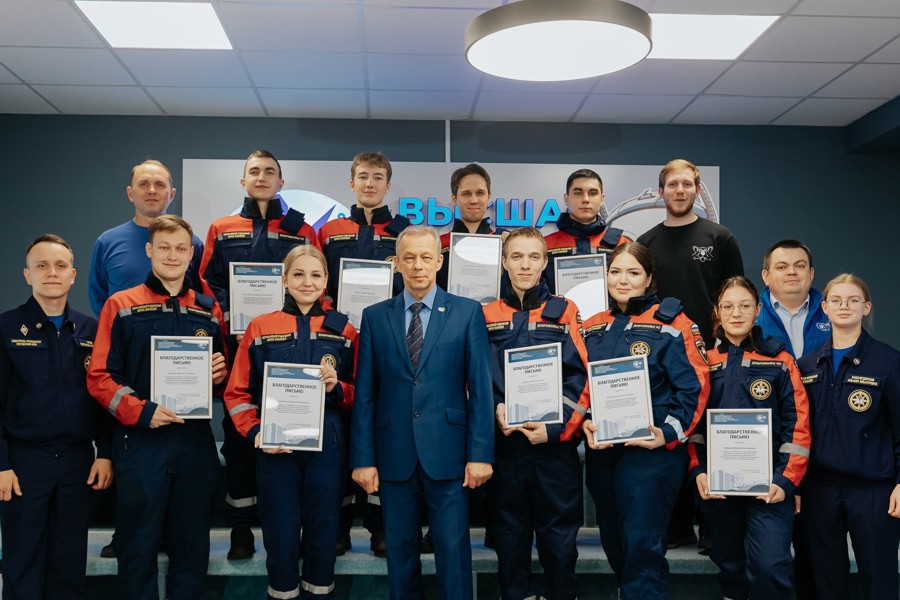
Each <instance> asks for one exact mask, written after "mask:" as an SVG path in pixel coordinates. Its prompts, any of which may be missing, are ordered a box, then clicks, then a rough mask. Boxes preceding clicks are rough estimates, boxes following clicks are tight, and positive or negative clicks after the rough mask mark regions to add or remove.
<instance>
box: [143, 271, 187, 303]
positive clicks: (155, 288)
mask: <svg viewBox="0 0 900 600" xmlns="http://www.w3.org/2000/svg"><path fill="white" fill-rule="evenodd" d="M144 285H146V286H147V287H148V288H150V291H152V292H153V293H155V294H159V295H160V296H166V297H170V296H171V295H172V294H170V293H169V290H167V289H166V286H164V285H163V282H162V281H160V280H159V277H157V276H156V275H154V274H153V271H150V273H148V274H147V279H146V281H144ZM190 289H191V278H190V277H188V276H187V275H185V276H184V281H182V282H181V291H180V292H178V294H176V297H178V298H181V297H182V296H184V295H185V294H187V293H188V290H190Z"/></svg>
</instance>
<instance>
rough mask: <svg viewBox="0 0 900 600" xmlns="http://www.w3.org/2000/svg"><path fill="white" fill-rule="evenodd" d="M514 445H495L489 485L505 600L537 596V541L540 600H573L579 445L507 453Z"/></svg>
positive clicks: (500, 442) (579, 499)
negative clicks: (534, 570) (534, 544)
mask: <svg viewBox="0 0 900 600" xmlns="http://www.w3.org/2000/svg"><path fill="white" fill-rule="evenodd" d="M513 435H519V436H521V434H520V433H514V434H513ZM509 442H510V440H507V439H502V440H500V439H498V440H497V441H496V448H497V454H496V464H495V466H494V476H493V477H492V478H491V479H490V480H489V481H488V483H487V485H488V503H489V505H490V510H491V518H492V522H493V524H494V544H495V548H496V550H497V562H498V569H497V577H498V579H499V581H500V592H501V597H502V598H503V600H522V599H523V598H528V597H529V596H532V594H534V593H535V592H534V591H533V590H532V585H531V545H532V540H533V536H536V537H537V550H538V559H539V560H540V562H541V567H542V568H543V570H544V576H545V579H546V588H545V589H544V590H543V591H542V592H541V594H540V595H542V596H544V597H546V598H552V599H553V600H573V599H574V598H575V594H576V589H575V588H576V586H575V562H576V560H577V559H578V549H577V548H576V545H575V544H576V537H577V535H578V528H579V527H580V526H581V523H582V520H583V516H584V515H583V510H582V491H581V490H582V487H581V486H582V483H581V461H580V460H579V459H578V449H577V446H576V445H575V444H573V443H565V444H540V445H538V446H530V445H529V446H527V447H524V446H522V445H520V444H516V446H517V447H516V450H518V451H516V452H512V451H504V446H507V445H510V444H509ZM510 450H512V448H510ZM532 532H533V533H532Z"/></svg>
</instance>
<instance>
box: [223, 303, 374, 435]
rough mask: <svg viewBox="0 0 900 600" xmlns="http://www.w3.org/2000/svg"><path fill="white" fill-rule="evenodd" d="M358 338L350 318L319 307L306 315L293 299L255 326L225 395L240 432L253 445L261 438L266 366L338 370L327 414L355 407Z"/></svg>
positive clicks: (250, 328) (244, 341) (240, 350)
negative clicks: (327, 366)
mask: <svg viewBox="0 0 900 600" xmlns="http://www.w3.org/2000/svg"><path fill="white" fill-rule="evenodd" d="M356 342H357V333H356V329H354V327H353V325H351V324H350V322H349V320H348V319H347V316H346V315H344V314H342V313H339V312H337V311H335V310H323V308H322V306H321V304H319V303H316V304H314V305H313V307H312V308H311V309H310V311H309V312H308V313H307V314H305V315H304V314H302V313H301V312H300V310H299V309H298V308H297V305H296V303H295V302H294V300H293V299H292V298H288V299H287V301H286V302H285V305H284V308H283V309H282V310H280V311H276V312H271V313H267V314H264V315H260V316H258V317H256V318H255V319H253V320H252V321H250V325H249V326H248V327H247V331H246V332H245V333H244V337H243V339H242V340H241V345H240V346H239V347H238V350H237V355H236V356H235V358H234V367H233V369H232V372H231V377H230V379H229V380H228V387H227V388H226V390H225V407H226V409H227V410H228V414H229V415H231V419H232V420H233V421H234V426H235V427H236V428H237V430H238V432H239V433H240V434H241V435H243V436H246V437H247V438H248V439H250V440H253V439H255V438H256V434H257V433H259V428H260V420H259V403H260V396H261V395H262V383H263V374H264V369H265V363H266V362H281V363H293V364H302V365H319V364H321V363H322V360H323V359H324V360H326V361H328V362H329V363H331V364H332V366H334V368H335V370H336V371H337V375H338V384H337V385H335V386H334V389H333V390H331V391H330V392H328V393H327V394H326V396H325V400H326V404H325V407H326V410H329V411H330V410H335V409H337V408H341V409H344V410H350V409H351V407H352V406H353V383H354V380H355V373H356V352H357V343H356Z"/></svg>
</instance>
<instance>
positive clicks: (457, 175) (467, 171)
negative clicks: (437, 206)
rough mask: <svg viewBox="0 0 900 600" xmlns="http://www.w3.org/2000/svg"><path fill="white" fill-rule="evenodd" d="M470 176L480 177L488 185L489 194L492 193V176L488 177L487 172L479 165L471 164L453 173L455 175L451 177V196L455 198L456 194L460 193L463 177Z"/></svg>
mask: <svg viewBox="0 0 900 600" xmlns="http://www.w3.org/2000/svg"><path fill="white" fill-rule="evenodd" d="M469 175H478V176H480V177H481V178H482V179H484V182H485V183H486V184H487V191H488V194H490V193H491V176H490V175H488V172H487V170H486V169H485V168H484V167H482V166H481V165H479V164H477V163H469V164H467V165H466V166H464V167H460V168H458V169H457V170H455V171H453V174H452V175H451V176H450V195H451V196H455V195H456V192H458V191H459V182H460V181H462V180H463V177H467V176H469Z"/></svg>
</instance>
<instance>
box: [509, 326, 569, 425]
mask: <svg viewBox="0 0 900 600" xmlns="http://www.w3.org/2000/svg"><path fill="white" fill-rule="evenodd" d="M561 352H562V345H561V344H560V343H559V342H557V343H555V344H544V345H540V346H529V347H527V348H517V349H514V350H506V351H505V357H504V360H505V366H506V368H505V371H506V398H505V402H506V424H507V425H508V426H509V427H518V426H521V425H523V424H525V423H528V422H539V423H544V424H548V423H562V397H563V394H562V362H561V359H560V354H561Z"/></svg>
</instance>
